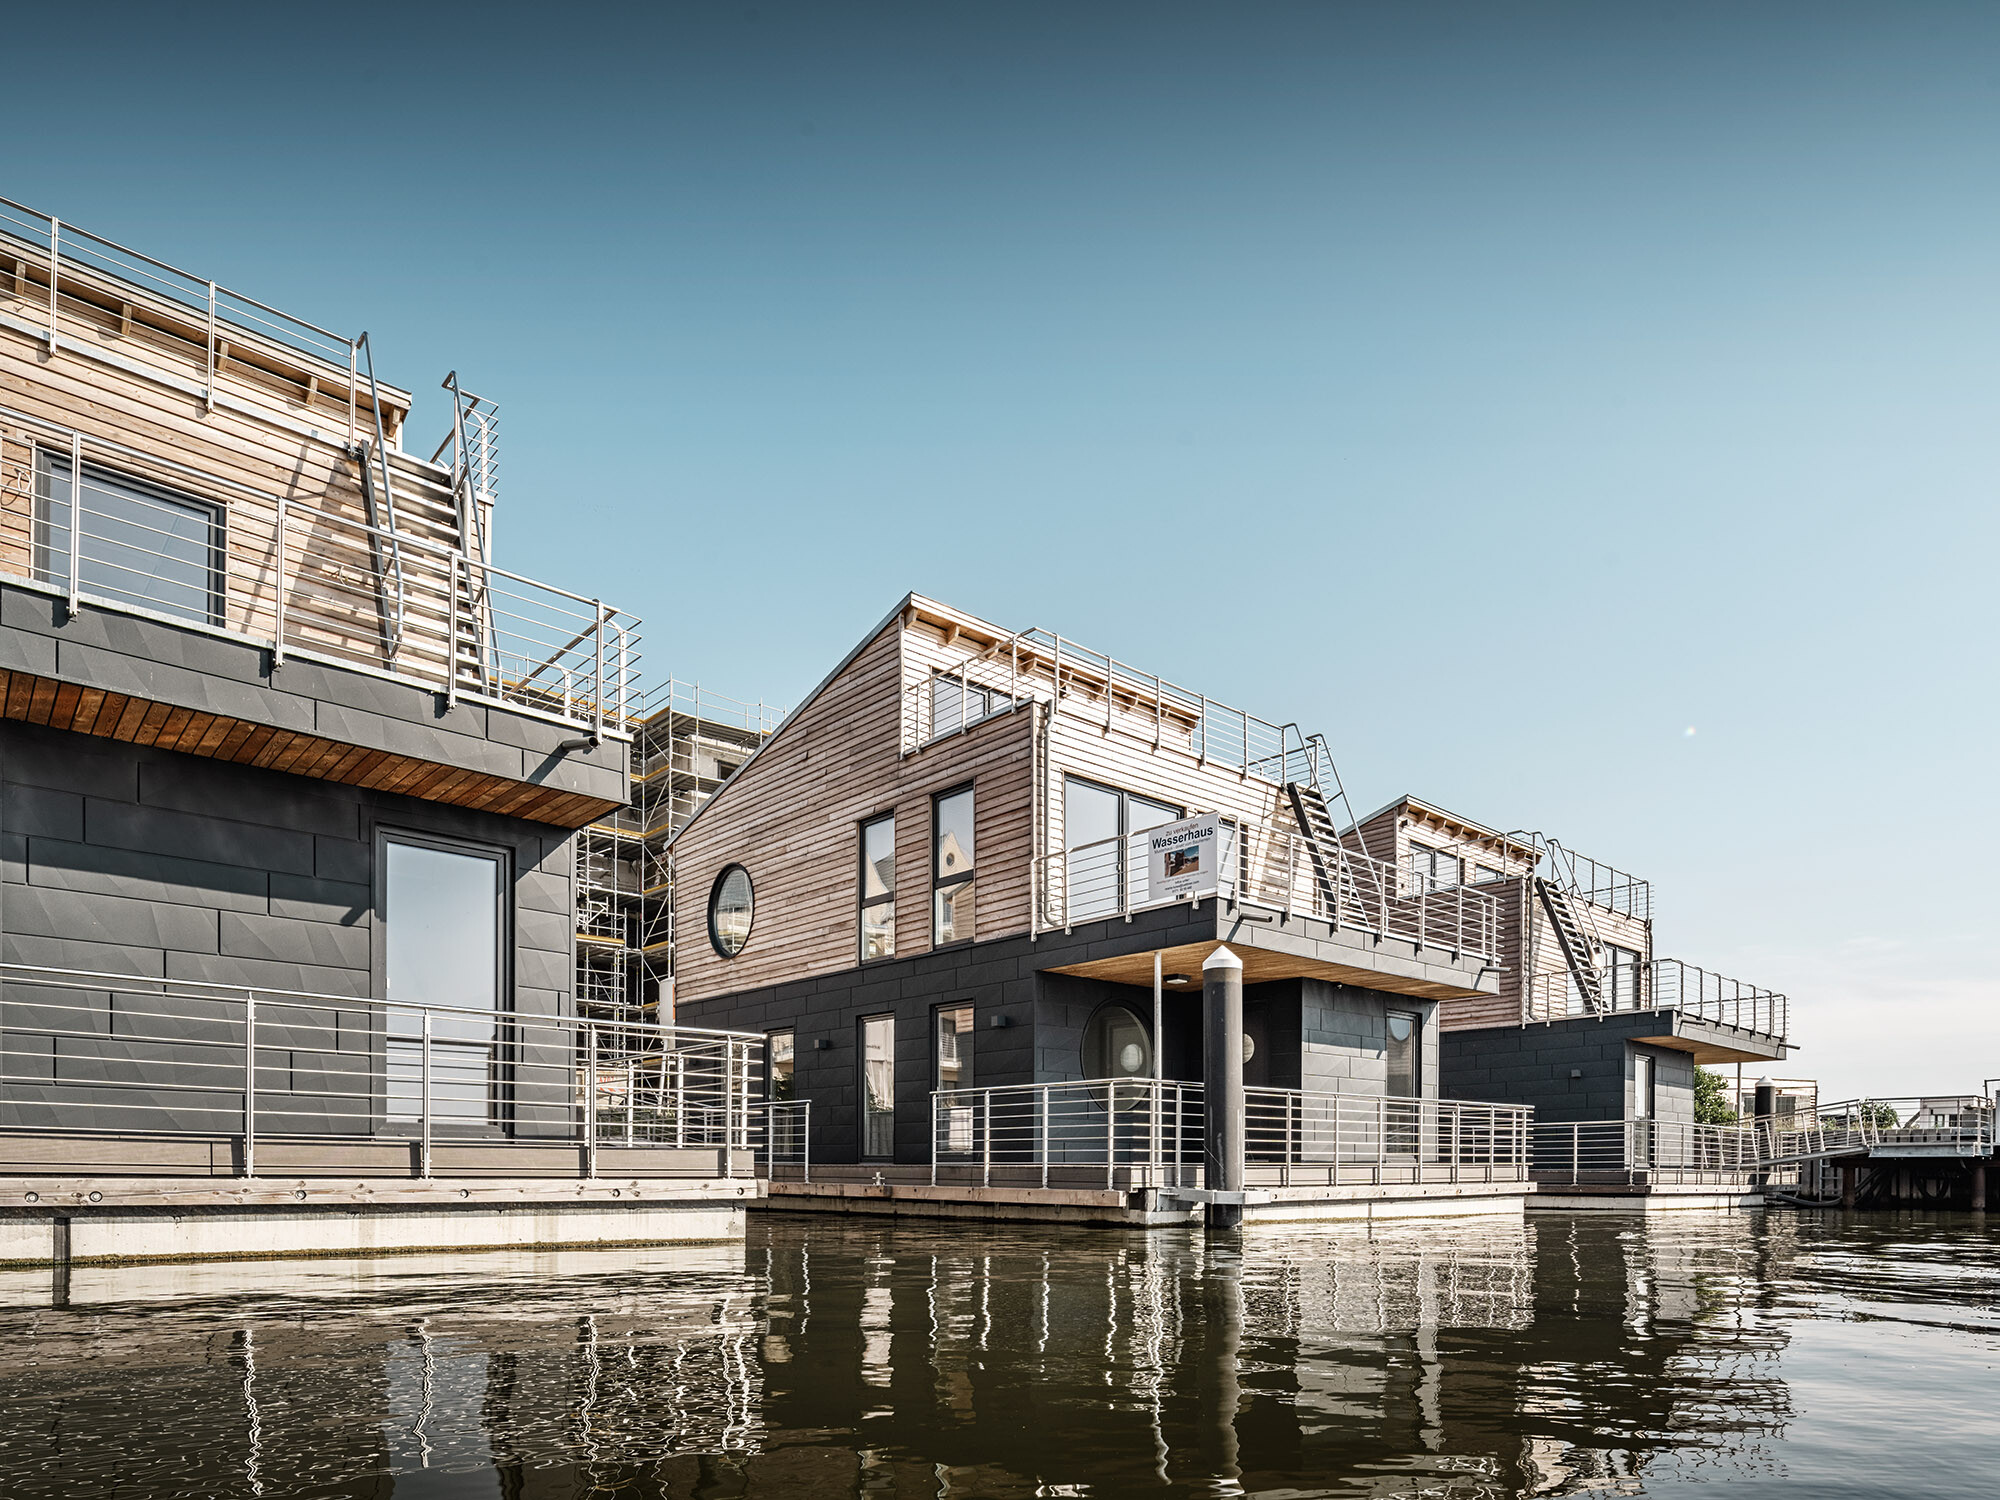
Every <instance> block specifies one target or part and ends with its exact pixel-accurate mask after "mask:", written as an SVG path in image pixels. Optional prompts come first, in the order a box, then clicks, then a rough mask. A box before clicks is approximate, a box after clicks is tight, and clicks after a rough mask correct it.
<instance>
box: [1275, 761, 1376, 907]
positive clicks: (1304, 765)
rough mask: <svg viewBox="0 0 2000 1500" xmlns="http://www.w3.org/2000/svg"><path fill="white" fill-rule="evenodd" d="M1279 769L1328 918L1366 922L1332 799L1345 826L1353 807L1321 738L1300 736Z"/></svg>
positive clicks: (1352, 816) (1352, 868)
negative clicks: (1344, 817) (1329, 793)
mask: <svg viewBox="0 0 2000 1500" xmlns="http://www.w3.org/2000/svg"><path fill="white" fill-rule="evenodd" d="M1287 728H1288V729H1289V726H1287ZM1284 770H1285V774H1286V777H1287V779H1286V781H1285V796H1286V798H1287V799H1288V800H1289V801H1290V802H1291V804H1292V816H1293V817H1294V818H1296V819H1298V824H1299V829H1300V831H1301V832H1302V833H1304V834H1305V840H1306V849H1307V851H1308V852H1309V854H1310V855H1311V857H1312V862H1313V878H1314V880H1315V881H1316V882H1317V883H1318V886H1319V892H1320V897H1321V899H1322V900H1323V901H1324V902H1325V903H1326V915H1327V918H1328V920H1330V921H1331V922H1332V923H1333V924H1334V926H1336V927H1338V926H1340V925H1341V924H1342V922H1343V920H1346V921H1348V922H1350V923H1351V922H1354V921H1355V920H1356V919H1357V918H1361V919H1362V922H1363V925H1365V910H1364V904H1363V903H1362V901H1361V900H1360V899H1359V896H1360V892H1359V890H1358V889H1357V886H1356V876H1355V871H1354V867H1353V865H1352V864H1350V863H1349V861H1348V857H1347V856H1348V853H1349V850H1348V847H1347V844H1346V843H1345V841H1344V840H1343V839H1342V838H1341V836H1340V824H1339V823H1338V822H1336V821H1335V819H1334V812H1333V803H1335V802H1337V803H1339V804H1340V806H1341V808H1342V810H1343V811H1345V812H1346V814H1347V822H1348V826H1349V827H1350V828H1352V827H1353V826H1354V824H1355V817H1354V807H1353V804H1351V803H1350V802H1349V801H1348V800H1347V788H1346V787H1345V786H1343V785H1342V784H1341V780H1340V772H1339V770H1338V769H1337V768H1336V767H1335V766H1334V764H1333V756H1332V755H1331V753H1329V752H1328V750H1327V747H1326V741H1325V740H1324V739H1323V738H1321V737H1320V736H1319V735H1316V734H1315V735H1311V736H1306V737H1302V739H1301V742H1300V746H1299V748H1298V749H1296V750H1291V751H1289V752H1287V753H1285V754H1284ZM1296 777H1303V778H1304V779H1303V780H1300V779H1295V778H1296ZM1329 787H1331V788H1332V790H1333V799H1332V801H1331V802H1330V801H1329V800H1328V798H1327V788H1329ZM1377 895H1378V896H1386V893H1385V892H1378V893H1377Z"/></svg>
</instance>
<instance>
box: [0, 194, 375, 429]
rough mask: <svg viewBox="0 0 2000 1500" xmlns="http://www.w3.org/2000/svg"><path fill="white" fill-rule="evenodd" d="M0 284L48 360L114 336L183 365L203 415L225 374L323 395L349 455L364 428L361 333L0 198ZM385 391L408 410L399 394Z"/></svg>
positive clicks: (270, 387)
mask: <svg viewBox="0 0 2000 1500" xmlns="http://www.w3.org/2000/svg"><path fill="white" fill-rule="evenodd" d="M0 282H4V284H5V288H6V291H7V292H8V293H9V294H11V297H12V300H13V301H14V302H16V303H18V304H19V305H20V307H21V312H22V314H23V315H24V316H25V317H26V319H27V320H28V321H29V323H30V324H31V326H32V327H33V329H34V332H35V334H36V335H37V336H39V337H41V338H42V339H43V340H44V341H45V342H46V343H47V345H48V347H49V351H50V352H51V353H52V354H53V353H57V352H59V351H61V350H63V349H65V348H68V347H81V346H82V345H83V344H84V342H85V341H86V340H88V341H90V342H91V343H93V344H95V345H97V346H99V347H100V348H102V347H104V346H105V345H106V344H107V342H108V341H112V340H115V341H116V343H117V345H118V346H119V347H120V348H122V349H124V350H129V351H133V352H137V353H139V354H141V355H142V357H143V358H146V359H153V360H161V359H164V361H165V362H166V363H167V364H169V365H172V366H181V367H185V368H186V369H187V371H188V375H189V377H190V381H191V384H192V385H193V386H194V388H195V389H196V391H197V392H198V393H199V394H200V395H201V398H202V401H203V404H204V406H205V407H206V408H207V409H210V410H213V408H214V407H215V405H216V402H217V399H218V390H217V384H218V376H220V375H221V374H223V373H224V372H225V371H227V372H228V373H230V374H232V375H240V376H242V377H243V378H244V383H245V385H246V388H253V389H254V388H256V387H258V386H262V387H266V388H267V389H266V391H265V394H266V395H267V397H269V396H278V397H281V398H282V399H283V400H284V401H286V402H288V403H294V404H300V405H303V406H306V407H308V408H310V407H312V406H314V405H316V404H317V403H318V402H319V401H320V400H321V399H322V398H325V399H326V400H327V401H329V402H330V403H335V409H336V410H340V411H342V412H343V414H344V420H345V423H346V440H347V443H348V444H349V446H350V447H351V446H353V445H354V444H355V443H356V442H357V441H358V440H359V438H360V437H361V434H362V428H363V425H364V422H365V423H366V424H369V425H372V424H373V422H374V418H375V409H376V408H377V407H378V404H379V399H380V397H379V391H378V390H377V388H376V387H375V385H374V382H373V381H372V379H371V378H370V377H369V376H368V375H366V374H364V373H362V371H361V370H360V367H359V353H360V350H361V347H362V341H363V339H364V338H365V337H366V335H356V336H353V337H350V336H348V335H346V334H340V333H335V332H333V331H332V330H331V329H326V328H321V327H320V326H319V325H318V324H316V323H308V322H307V321H305V319H303V318H297V317H294V316H292V315H291V314H290V313H285V312H280V311H279V310H278V309H277V308H275V307H272V306H270V305H269V304H267V303H263V302H259V301H258V300H257V299H256V298H254V297H248V296H245V295H244V294H242V293H241V292H235V291H231V290H230V289H229V288H228V287H225V286H222V285H220V284H219V283H217V282H214V281H211V280H208V279H206V278H204V277H201V276H197V275H195V274H194V273H192V272H189V271H183V270H180V269H179V268H177V267H175V266H171V265H168V264H167V263H166V262H165V261H161V260H155V259H154V258H153V257H152V256H150V255H145V254H142V253H140V252H139V251H137V250H133V249H131V248H129V247H127V246H125V245H120V244H118V243H117V242H116V241H113V240H108V239H105V238H104V237H102V236H101V235H95V234H91V233H90V232H88V231H87V230H82V229H79V228H77V227H76V226H75V225H74V224H67V223H64V222H62V221H61V220H60V219H57V218H55V217H54V216H52V215H49V214H45V213H42V212H40V211H39V210H37V209H33V208H29V207H28V206H27V205H25V204H21V203H16V202H14V201H13V200H11V199H6V198H0ZM364 384H365V385H368V386H369V387H370V389H369V391H368V393H367V397H366V403H365V405H364V401H363V396H362V393H361V390H360V388H361V386H362V385H364ZM395 394H396V395H397V396H398V397H400V403H399V404H400V405H402V406H404V407H407V405H408V401H409V397H408V396H407V394H405V393H403V392H396V393H395ZM364 410H366V411H368V416H367V417H366V418H363V417H362V416H361V413H362V412H363V411H364Z"/></svg>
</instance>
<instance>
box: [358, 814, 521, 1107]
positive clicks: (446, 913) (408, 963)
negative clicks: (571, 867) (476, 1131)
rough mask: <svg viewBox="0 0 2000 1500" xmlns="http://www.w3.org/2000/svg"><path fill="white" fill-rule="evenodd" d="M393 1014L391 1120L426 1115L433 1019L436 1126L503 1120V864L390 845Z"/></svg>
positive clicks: (444, 849)
mask: <svg viewBox="0 0 2000 1500" xmlns="http://www.w3.org/2000/svg"><path fill="white" fill-rule="evenodd" d="M382 865H383V869H382V919H383V920H382V925H383V928H384V934H383V936H384V944H383V951H384V982H385V986H386V991H387V998H388V1000H389V1001H390V1009H389V1014H388V1032H389V1037H388V1111H387V1113H388V1117H389V1118H390V1119H391V1120H394V1121H414V1120H419V1119H422V1118H423V1115H424V1086H423V1078H424V1043H423V1033H424V1017H425V1015H426V1013H428V1014H429V1017H430V1034H431V1045H430V1064H431V1066H430V1078H431V1085H430V1101H429V1102H430V1118H431V1122H432V1124H433V1125H445V1124H449V1125H455V1126H458V1127H460V1128H463V1127H466V1126H469V1125H484V1124H487V1123H489V1122H491V1121H494V1120H496V1119H497V1117H498V1111H497V1109H496V1107H495V1105H496V1097H497V1089H496V1086H495V1081H494V1073H495V1069H494V1050H495V1044H496V1043H497V1042H498V1041H499V1027H500V978H501V961H500V950H501V922H500V913H501V901H502V899H503V891H504V888H503V884H502V878H501V877H502V865H501V861H500V859H499V857H498V856H497V855H492V854H485V853H479V852H475V851H472V850H468V849H458V848H451V847H448V846H446V845H442V844H434V843H430V842H428V841H425V842H418V841H417V840H414V839H403V838H385V839H384V840H383V841H382Z"/></svg>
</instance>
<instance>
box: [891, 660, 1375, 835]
mask: <svg viewBox="0 0 2000 1500" xmlns="http://www.w3.org/2000/svg"><path fill="white" fill-rule="evenodd" d="M1031 700H1032V701H1035V702H1039V703H1041V704H1043V705H1045V706H1046V707H1047V708H1048V709H1049V710H1050V711H1051V712H1053V713H1061V714H1067V715H1072V716H1081V717H1082V718H1084V719H1086V720H1088V721H1089V722H1090V723H1092V724H1094V725H1097V726H1099V727H1101V728H1102V729H1103V730H1104V731H1105V732H1106V733H1118V734H1122V735H1125V736H1126V737H1128V738H1131V739H1135V740H1139V741H1142V742H1144V743H1146V744H1147V745H1148V746H1149V747H1150V748H1152V749H1154V750H1162V749H1168V750H1176V751H1179V752H1181V753H1183V754H1185V755H1187V756H1190V757H1192V758H1193V759H1194V760H1195V762H1196V763H1197V764H1199V765H1204V766H1214V767H1216V768H1218V769H1220V770H1227V771H1233V772H1235V773H1237V774H1238V775H1240V776H1246V777H1256V778H1257V779H1259V780H1261V781H1267V782H1270V783H1272V784H1273V785H1275V786H1282V785H1284V784H1285V783H1286V782H1288V781H1297V782H1303V783H1306V784H1308V785H1311V786H1316V787H1325V788H1328V789H1329V800H1334V798H1333V797H1332V789H1333V788H1335V787H1337V786H1338V780H1339V779H1338V777H1337V775H1335V774H1334V771H1333V764H1332V757H1331V755H1330V753H1329V752H1328V750H1327V746H1326V742H1325V740H1324V739H1323V738H1322V737H1320V736H1318V735H1308V734H1306V733H1305V732H1304V731H1303V730H1301V729H1300V728H1299V726H1298V725H1297V724H1293V723H1286V724H1278V723H1274V722H1272V721H1271V720H1269V719H1262V718H1259V717H1258V716H1257V715H1255V714H1252V713H1249V712H1246V711H1245V710H1243V709H1239V708H1232V707H1230V706H1229V705H1228V704H1226V703H1221V702H1218V701H1216V700H1215V699H1213V698H1210V697H1208V696H1207V695H1206V694H1204V693H1197V692H1195V691H1193V690H1192V689H1189V688H1184V687H1181V686H1179V685H1177V684H1175V683H1172V682H1169V681H1167V680H1166V679H1165V678H1163V677H1161V676H1159V675H1158V674H1157V673H1148V672H1144V671H1141V670H1140V669H1139V668H1137V667H1135V666H1133V665H1131V664H1130V663H1129V662H1122V661H1119V660H1118V659H1117V658H1116V657H1113V656H1109V655H1107V654H1105V653H1104V652H1101V651H1092V650H1090V649H1089V648H1088V647H1084V646H1079V645H1078V644H1077V643H1076V642H1075V641H1072V640H1066V639H1065V638H1064V637H1062V636H1060V635H1057V634H1055V633H1054V632H1052V631H1047V630H1023V631H1020V632H1019V633H1017V634H1015V635H1013V636H1010V637H1008V638H1007V639H1005V640H1003V641H1000V642H998V643H997V644H995V645H993V646H991V647H989V648H987V649H986V650H984V651H981V652H979V653H977V654H976V655H969V656H967V657H966V658H965V659H963V660H961V661H956V662H952V663H949V664H941V665H934V666H932V667H931V668H930V669H929V671H928V672H927V673H926V674H925V675H924V676H922V677H919V678H917V679H916V680H914V681H912V682H910V683H907V684H906V685H905V687H904V690H903V715H902V720H903V722H902V744H903V752H904V753H905V754H910V753H912V752H914V751H916V750H919V749H922V748H923V747H924V746H926V745H929V744H931V743H933V742H935V741H937V740H940V739H945V738H949V737H950V736H952V735H955V734H958V733H961V732H962V731H964V730H966V729H969V728H971V727H973V726H974V725H976V724H980V723H984V722H985V721H986V720H987V719H990V718H993V717H995V716H996V715H998V714H1002V713H1006V712H1008V711H1010V710H1011V709H1012V708H1014V707H1015V706H1017V705H1020V704H1023V703H1027V702H1029V701H1031ZM1350 812H1351V809H1350Z"/></svg>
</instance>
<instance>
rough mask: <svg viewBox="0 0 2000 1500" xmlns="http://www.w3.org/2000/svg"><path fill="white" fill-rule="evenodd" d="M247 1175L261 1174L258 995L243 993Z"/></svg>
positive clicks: (244, 1170) (244, 1140) (248, 991)
mask: <svg viewBox="0 0 2000 1500" xmlns="http://www.w3.org/2000/svg"><path fill="white" fill-rule="evenodd" d="M243 1175H244V1176H245V1177H255V1176H256V1175H257V992H256V991H255V990H245V991H244V992H243Z"/></svg>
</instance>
